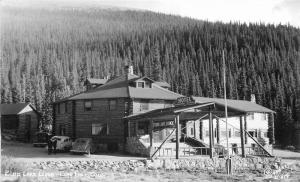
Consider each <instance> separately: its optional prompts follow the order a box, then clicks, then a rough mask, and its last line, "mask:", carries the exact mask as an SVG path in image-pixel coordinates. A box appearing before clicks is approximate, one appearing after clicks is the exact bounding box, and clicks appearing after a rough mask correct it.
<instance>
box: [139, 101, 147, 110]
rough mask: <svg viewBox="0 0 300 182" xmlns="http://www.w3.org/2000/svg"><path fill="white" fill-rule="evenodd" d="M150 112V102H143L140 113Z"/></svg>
mask: <svg viewBox="0 0 300 182" xmlns="http://www.w3.org/2000/svg"><path fill="white" fill-rule="evenodd" d="M147 110H149V101H147V100H142V101H141V103H140V111H147Z"/></svg>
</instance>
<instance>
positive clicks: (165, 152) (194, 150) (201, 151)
mask: <svg viewBox="0 0 300 182" xmlns="http://www.w3.org/2000/svg"><path fill="white" fill-rule="evenodd" d="M154 149H155V150H157V149H158V147H154ZM175 155H176V148H174V147H161V148H160V149H159V150H158V151H157V153H156V155H155V156H156V157H172V156H175ZM195 155H209V148H207V147H180V148H179V156H181V157H187V156H195Z"/></svg>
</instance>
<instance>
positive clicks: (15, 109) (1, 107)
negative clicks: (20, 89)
mask: <svg viewBox="0 0 300 182" xmlns="http://www.w3.org/2000/svg"><path fill="white" fill-rule="evenodd" d="M27 107H30V108H31V109H32V110H33V111H35V112H37V111H36V109H35V108H34V107H33V106H32V105H31V104H30V103H16V104H0V112H1V115H16V114H22V113H23V112H24V113H25V112H26V110H25V109H26V108H27ZM23 110H24V111H23Z"/></svg>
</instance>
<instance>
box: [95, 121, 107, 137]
mask: <svg viewBox="0 0 300 182" xmlns="http://www.w3.org/2000/svg"><path fill="white" fill-rule="evenodd" d="M108 134H109V129H108V124H105V123H93V124H92V135H108Z"/></svg>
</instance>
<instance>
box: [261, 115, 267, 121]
mask: <svg viewBox="0 0 300 182" xmlns="http://www.w3.org/2000/svg"><path fill="white" fill-rule="evenodd" d="M261 119H262V120H264V121H265V120H267V114H266V113H262V114H261Z"/></svg>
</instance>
